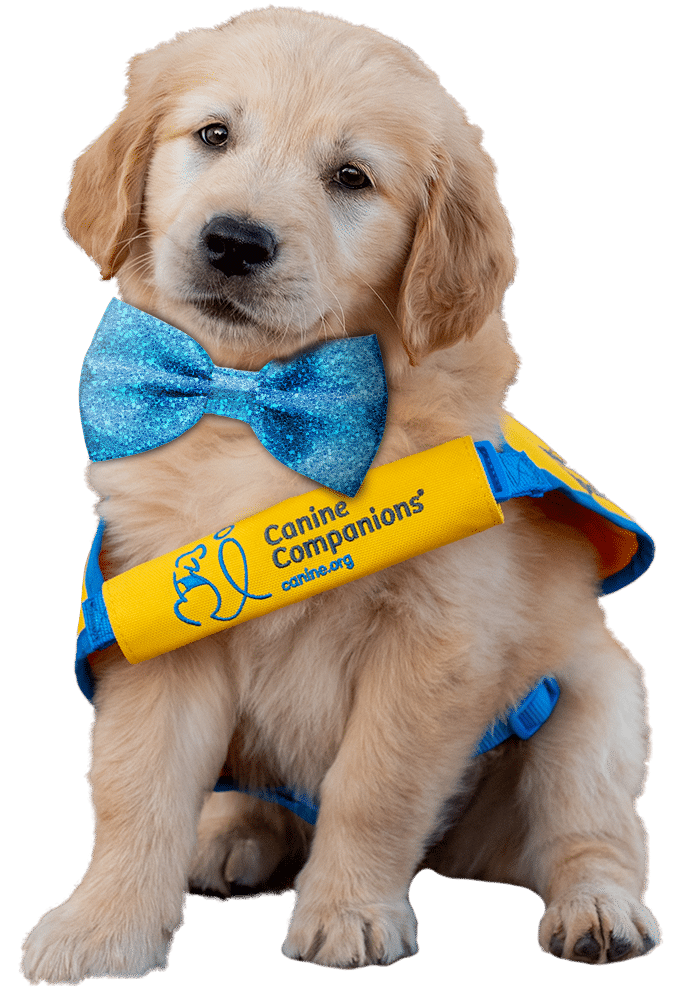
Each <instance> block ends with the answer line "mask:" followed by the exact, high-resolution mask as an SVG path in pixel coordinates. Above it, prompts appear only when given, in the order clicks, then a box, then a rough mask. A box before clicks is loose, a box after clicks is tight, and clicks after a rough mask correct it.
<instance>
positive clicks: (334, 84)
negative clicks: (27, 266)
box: [145, 32, 432, 348]
mask: <svg viewBox="0 0 680 1000" xmlns="http://www.w3.org/2000/svg"><path fill="white" fill-rule="evenodd" d="M221 49H222V51H221V52H220V54H219V56H218V58H217V59H216V60H215V65H216V67H221V66H225V67H226V66H228V71H227V72H219V71H218V72H216V73H215V74H214V79H210V80H208V81H206V83H205V84H203V85H200V86H197V87H195V88H193V89H192V90H190V91H188V92H186V93H183V94H181V95H180V97H179V98H178V100H177V102H176V106H175V107H173V108H172V110H171V111H170V112H169V113H168V114H167V115H166V116H165V117H164V119H163V122H162V124H161V127H160V129H159V133H158V138H157V146H156V149H155V151H154V153H153V155H152V158H151V163H150V167H149V175H148V181H147V186H146V194H145V203H146V212H145V224H146V227H147V228H148V231H149V237H148V240H149V247H150V250H151V255H150V269H151V275H152V281H153V284H154V286H155V288H156V290H157V292H158V294H159V295H160V296H161V297H162V299H163V300H165V301H168V302H179V303H181V304H182V305H183V306H187V305H189V306H190V307H191V308H192V309H193V310H194V311H195V313H196V315H197V318H198V319H201V318H203V317H208V318H210V319H213V320H217V321H218V322H222V323H224V324H225V325H226V326H229V327H231V328H233V327H238V328H239V330H240V331H241V334H243V333H244V332H246V333H247V331H248V330H249V329H250V330H251V331H252V332H254V331H256V332H257V333H258V334H260V335H262V334H264V335H265V336H269V337H271V338H274V339H276V340H278V341H279V342H281V341H290V342H291V343H298V344H299V343H300V342H305V341H307V340H309V339H316V338H318V336H319V335H320V334H322V335H324V336H328V335H331V336H332V335H337V334H339V333H342V332H344V331H349V332H353V331H354V332H356V331H362V330H366V329H368V328H372V329H375V328H376V326H377V327H378V329H383V328H385V326H386V325H388V324H389V322H390V319H391V313H394V311H395V310H396V296H397V292H398V288H399V284H400V281H401V274H402V271H403V267H404V263H405V260H406V257H407V254H408V249H409V247H410V244H411V241H412V238H413V231H414V226H415V220H416V217H417V214H418V211H419V208H420V207H421V206H422V205H423V204H424V203H425V200H426V197H427V177H428V175H429V174H430V173H431V170H432V163H431V162H429V161H430V160H431V148H430V147H431V143H430V141H429V137H428V136H427V135H425V134H424V132H423V129H422V126H421V125H420V123H419V121H417V120H415V119H414V117H413V115H412V114H411V113H409V111H408V109H407V107H405V101H404V99H403V95H401V92H402V91H403V90H404V88H405V84H406V83H407V80H406V79H405V76H406V75H405V74H404V73H403V71H402V72H398V71H397V72H395V67H394V66H393V65H391V64H389V63H387V70H386V71H385V70H384V69H381V70H380V72H377V70H376V66H375V63H373V64H371V63H370V62H367V61H366V59H365V53H362V51H361V49H360V48H359V49H357V48H351V47H349V46H347V47H345V48H343V47H342V46H340V47H339V50H338V47H337V42H336V48H335V50H334V49H333V48H332V47H331V46H328V45H326V46H323V47H321V49H320V50H319V51H314V50H312V51H311V52H310V51H309V39H303V38H300V39H299V40H295V39H291V38H288V37H286V38H280V37H273V38H272V39H270V40H267V39H264V40H263V39H262V38H261V37H260V36H259V35H254V34H253V33H252V32H239V33H234V35H233V36H232V35H231V34H230V33H229V32H225V34H224V36H223V39H222V45H221ZM301 67H304V70H303V71H302V72H301V71H300V68H301ZM412 79H413V77H412V76H411V81H412ZM283 346H284V348H285V344H284V345H283Z"/></svg>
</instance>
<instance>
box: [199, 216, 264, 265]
mask: <svg viewBox="0 0 680 1000" xmlns="http://www.w3.org/2000/svg"><path fill="white" fill-rule="evenodd" d="M201 240H202V243H203V246H204V247H205V254H206V257H207V260H208V262H209V263H210V264H212V266H213V267H216V268H217V270H218V271H221V272H222V274H224V275H226V276H227V277H230V276H231V275H233V274H251V273H252V272H253V271H255V270H256V269H257V268H259V267H262V265H264V264H269V263H271V261H272V260H273V258H274V254H275V253H276V248H277V242H276V238H275V237H274V234H273V233H272V232H271V231H270V230H269V229H265V227H264V226H260V225H258V224H257V223H255V222H245V221H244V220H243V219H234V218H232V217H231V216H229V215H216V216H215V217H214V218H212V219H211V220H210V222H208V223H206V225H205V226H204V227H203V232H202V233H201Z"/></svg>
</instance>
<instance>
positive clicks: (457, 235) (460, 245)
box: [399, 123, 515, 364]
mask: <svg viewBox="0 0 680 1000" xmlns="http://www.w3.org/2000/svg"><path fill="white" fill-rule="evenodd" d="M480 137H481V133H480V132H479V130H478V129H477V128H475V127H474V126H470V125H467V123H466V125H465V134H464V138H463V140H462V141H461V137H458V140H457V141H456V142H455V143H454V142H451V143H450V144H449V145H450V146H451V147H453V148H452V150H448V149H447V150H441V151H440V153H439V155H438V157H437V165H436V176H435V177H434V178H433V179H432V181H431V184H430V190H429V197H428V203H427V206H426V208H425V210H424V211H423V212H422V213H421V215H420V217H419V219H418V220H417V223H416V231H415V236H414V239H413V245H412V248H411V254H410V257H409V259H408V261H407V264H406V269H405V271H404V278H403V282H402V288H401V296H400V304H399V309H400V312H399V318H400V323H401V330H402V341H403V344H404V347H405V349H406V351H407V353H408V355H409V358H410V359H411V363H412V364H416V363H417V361H418V359H419V358H422V357H424V356H425V355H426V354H429V353H430V352H431V351H436V350H439V349H440V348H443V347H448V346H449V345H451V344H453V343H455V342H456V341H457V340H460V339H461V338H463V337H472V336H473V335H474V334H475V333H476V332H477V330H479V329H480V327H481V326H482V325H483V323H484V321H485V320H486V318H487V317H488V316H489V315H490V314H491V313H492V312H494V311H495V310H497V309H499V308H500V305H501V302H502V299H503V295H504V293H505V289H506V288H507V286H508V285H509V284H510V282H511V281H512V278H513V275H514V270H515V258H514V254H513V251H512V233H511V230H510V225H509V223H508V220H507V217H506V215H505V211H504V209H503V206H502V205H501V202H500V199H499V197H498V194H497V191H496V186H495V182H494V173H495V168H494V165H493V162H492V161H491V159H490V157H489V156H488V155H487V154H486V153H485V152H484V150H483V149H482V148H481V145H480V143H479V139H480Z"/></svg>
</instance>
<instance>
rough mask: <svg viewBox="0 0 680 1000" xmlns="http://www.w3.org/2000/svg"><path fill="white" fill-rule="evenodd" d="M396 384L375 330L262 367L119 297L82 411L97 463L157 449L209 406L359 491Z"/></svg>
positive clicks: (304, 469) (276, 450) (298, 464)
mask: <svg viewBox="0 0 680 1000" xmlns="http://www.w3.org/2000/svg"><path fill="white" fill-rule="evenodd" d="M386 411H387V387H386V384H385V372H384V369H383V364H382V358H381V355H380V348H379V346H378V341H377V338H376V337H375V336H367V337H350V338H346V339H343V340H333V341H330V342H328V343H324V344H321V345H319V346H317V347H314V348H312V349H311V350H309V351H306V352H305V353H303V354H299V355H298V356H297V357H294V358H292V359H290V360H289V361H285V362H280V361H270V362H269V364H267V365H265V366H264V368H262V370H261V371H259V372H244V371H238V370H236V369H231V368H219V367H218V366H217V365H214V364H213V362H212V360H211V358H210V356H209V355H208V354H207V352H206V351H204V350H203V348H202V347H201V346H200V344H198V343H197V342H196V341H195V340H193V339H192V338H191V337H189V336H188V335H187V334H185V333H182V331H181V330H177V329H176V328H175V327H173V326H169V325H168V324H167V323H164V322H163V321H162V320H159V319H157V318H156V317H155V316H150V315H149V314H148V313H145V312H142V311H141V310H139V309H135V308H134V307H133V306H129V305H127V303H125V302H121V301H120V300H119V299H113V300H112V302H111V303H110V304H109V306H108V308H107V310H106V312H105V314H104V317H103V319H102V321H101V323H100V325H99V327H98V329H97V332H96V334H95V337H94V340H93V341H92V344H91V346H90V348H89V350H88V352H87V354H86V356H85V361H84V364H83V371H82V376H81V380H80V413H81V419H82V424H83V433H84V435H85V443H86V445H87V449H88V452H89V455H90V458H91V459H92V460H93V461H95V462H102V461H106V460H107V459H112V458H121V457H123V456H125V455H136V454H139V453H140V452H144V451H150V450H151V449H153V448H158V447H160V446H161V445H163V444H167V443H168V442H169V441H172V440H174V439H175V438H177V437H179V436H180V435H181V434H184V432H185V431H187V430H189V428H191V427H193V426H194V424H196V423H197V422H198V420H200V418H201V417H202V416H203V415H204V414H206V413H214V414H218V415H219V416H223V417H232V418H233V419H235V420H243V421H245V422H246V423H248V424H250V426H251V427H252V429H253V431H254V432H255V434H256V435H257V437H258V439H259V440H260V442H261V444H263V445H264V447H265V448H266V449H267V450H268V451H269V452H270V453H271V454H272V455H273V456H274V457H275V458H277V459H278V460H279V461H280V462H283V464H284V465H287V466H288V467H289V468H291V469H295V470H296V471H297V472H300V473H302V475H304V476H308V477H309V478H310V479H313V480H315V481H316V482H318V483H321V484H322V485H324V486H328V487H329V488H330V489H333V490H337V491H338V492H340V493H344V494H346V495H347V496H354V495H355V493H356V492H357V490H358V489H359V487H360V486H361V483H362V482H363V479H364V476H365V474H366V471H367V470H368V467H369V466H370V464H371V462H372V461H373V458H374V457H375V453H376V451H377V450H378V446H379V444H380V441H381V438H382V434H383V430H384V426H385V416H386Z"/></svg>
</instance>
